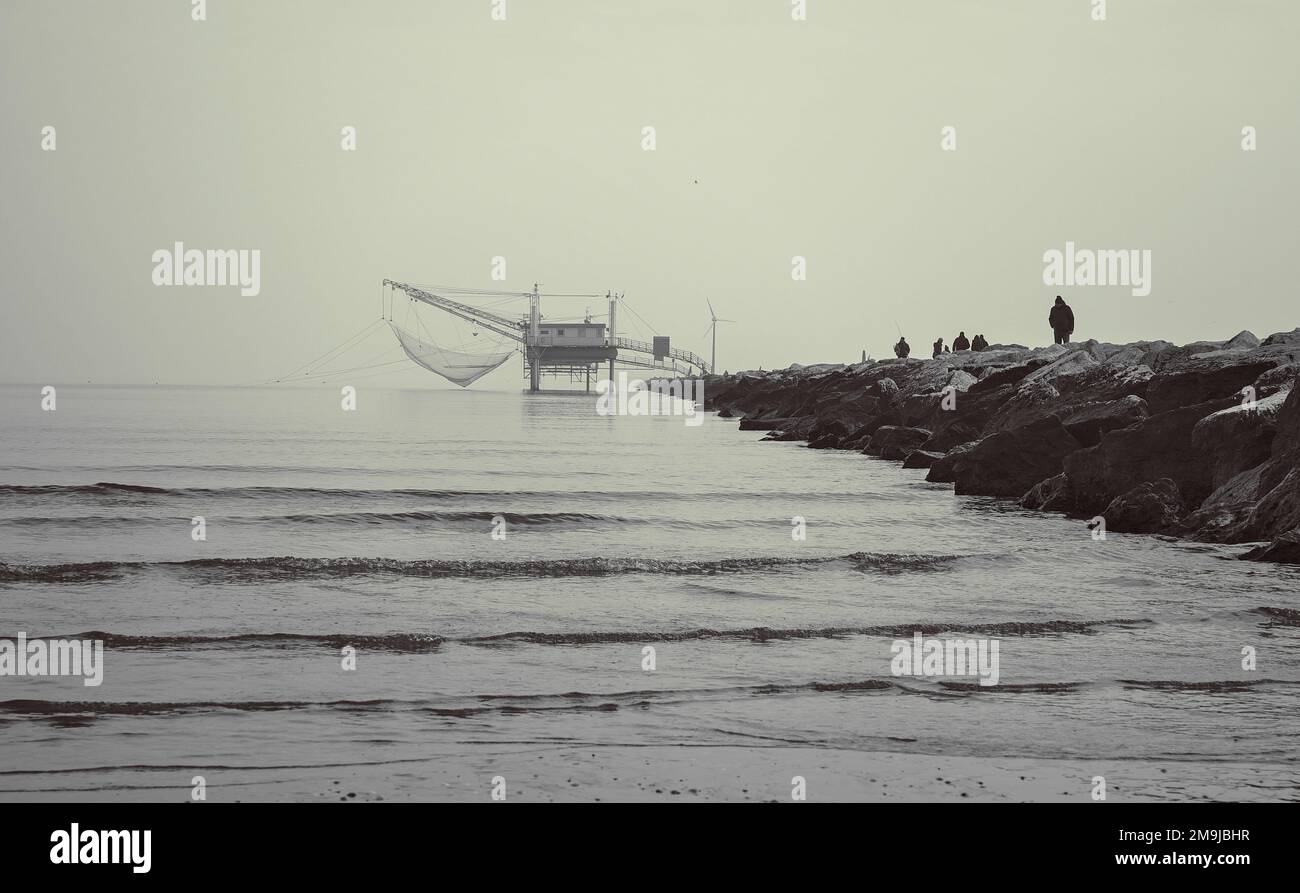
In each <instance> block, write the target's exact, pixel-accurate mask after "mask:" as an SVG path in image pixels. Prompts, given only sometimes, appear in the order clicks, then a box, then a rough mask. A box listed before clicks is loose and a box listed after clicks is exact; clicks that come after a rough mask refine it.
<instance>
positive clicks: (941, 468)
mask: <svg viewBox="0 0 1300 893" xmlns="http://www.w3.org/2000/svg"><path fill="white" fill-rule="evenodd" d="M978 443H979V441H977V440H972V441H970V442H969V443H959V444H957V445H956V446H955V447H953V448H952V449H950V450H949V451H948V452H947V453H945V454H944V456H943V458H941V459H935V460H934V461H933V462H932V463H930V472H929V474H927V475H926V476H925V479H926V480H927V481H929V482H930V483H932V484H951V483H952V482H953V481H955V480H956V479H957V468H958V466H959V465H960V464H961V463H962V462H963V461H964V460H965V459H966V457H967V456H969V455H970V453H971V451H972V450H973V449H975V446H976V445H977V444H978ZM927 452H928V450H927Z"/></svg>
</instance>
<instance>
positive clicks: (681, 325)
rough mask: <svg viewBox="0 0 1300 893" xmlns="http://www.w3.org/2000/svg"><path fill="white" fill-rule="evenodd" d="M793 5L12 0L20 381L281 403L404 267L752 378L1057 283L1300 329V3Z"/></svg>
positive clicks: (1132, 327) (10, 89)
mask: <svg viewBox="0 0 1300 893" xmlns="http://www.w3.org/2000/svg"><path fill="white" fill-rule="evenodd" d="M793 7H794V4H793V3H792V0H639V2H638V0H506V3H505V20H504V21H499V20H496V19H495V18H494V16H493V13H494V10H497V9H499V8H500V7H499V4H497V3H496V2H494V0H370V2H364V3H363V2H353V0H346V2H345V0H274V2H265V0H260V2H259V0H208V2H207V5H206V16H207V17H206V20H204V21H195V20H194V18H193V14H192V0H117V2H111V3H103V2H92V0H4V2H3V4H0V122H2V123H0V197H2V198H0V202H2V203H3V211H0V269H2V271H3V279H2V280H0V281H2V282H3V285H2V286H0V382H22V383H42V384H45V383H48V384H56V385H57V384H60V383H82V382H95V383H146V384H148V383H154V382H159V383H176V384H183V383H192V384H240V383H250V382H260V381H265V380H268V379H274V378H276V377H279V376H282V375H283V374H285V373H287V372H289V371H291V370H293V369H295V368H296V367H298V366H300V365H302V364H304V363H307V362H308V361H310V360H312V359H313V358H314V357H316V356H318V355H319V354H322V353H325V352H326V351H328V350H330V349H331V348H333V347H335V346H336V345H338V344H340V343H342V342H344V341H345V340H346V339H347V338H349V337H351V336H352V335H353V334H355V333H356V332H358V331H360V330H362V329H363V328H364V327H365V326H367V325H369V324H370V323H372V322H374V321H375V320H376V319H377V318H378V316H379V314H380V308H381V304H380V296H379V283H380V281H381V280H382V279H384V278H390V279H396V280H402V281H409V282H418V283H440V284H453V285H457V286H464V287H472V288H485V289H504V290H512V291H513V290H518V291H526V290H528V289H530V288H531V287H532V284H533V283H534V282H537V283H540V287H541V290H542V291H543V293H545V292H547V291H551V292H555V293H596V294H603V293H605V292H606V291H608V290H611V289H612V290H615V291H621V292H623V293H624V294H625V295H626V301H627V302H628V304H629V306H631V307H632V308H633V309H634V310H635V311H636V313H637V314H639V315H640V317H642V318H644V319H645V320H646V322H647V323H648V324H649V325H652V326H653V332H651V331H647V330H646V328H645V327H641V330H640V331H637V330H635V329H633V328H631V325H630V321H631V320H632V319H633V317H632V315H631V314H626V313H625V314H623V318H624V319H626V320H629V324H628V326H627V327H624V326H620V328H621V329H622V331H620V334H623V335H627V336H631V337H638V336H640V335H646V336H648V335H649V334H652V333H658V334H666V335H669V336H670V337H671V338H672V343H673V346H675V347H682V348H686V349H690V350H695V351H697V352H699V353H702V354H707V346H708V345H707V341H706V338H705V337H704V335H703V333H704V331H705V329H706V328H707V326H708V324H709V315H708V308H707V306H706V304H705V301H706V299H707V300H708V301H711V302H712V303H713V305H714V307H716V308H717V312H718V314H719V315H720V316H724V317H727V318H729V319H733V320H735V321H736V322H734V323H729V324H726V325H725V326H723V327H722V328H721V329H720V334H719V339H718V365H719V367H721V368H725V369H729V370H731V371H737V370H739V369H745V368H759V367H762V368H768V369H771V368H779V367H783V366H786V365H788V364H790V363H794V362H799V363H805V364H808V363H818V362H852V361H856V360H857V359H859V357H860V356H861V353H862V351H864V350H865V351H867V352H868V353H870V354H872V355H873V356H876V357H880V356H888V355H889V354H890V346H891V345H892V343H893V342H894V341H895V340H897V330H896V328H895V326H896V325H897V326H898V327H900V328H901V330H902V331H903V332H905V333H906V334H907V336H908V339H909V341H910V342H911V343H912V345H913V347H914V350H915V352H916V353H921V352H924V351H925V350H927V349H928V346H929V344H930V343H931V342H932V341H933V340H934V339H935V338H937V337H941V336H942V337H943V338H944V339H945V341H949V342H950V341H951V340H952V338H953V337H954V336H955V335H956V334H957V332H958V331H959V330H964V331H965V332H966V333H967V335H968V336H973V335H974V334H975V333H977V332H978V333H983V334H985V335H986V337H987V338H988V340H989V341H990V342H994V343H997V342H1018V343H1021V344H1028V345H1035V344H1044V343H1050V341H1051V332H1050V330H1049V329H1048V327H1047V323H1046V317H1047V311H1048V308H1049V305H1050V304H1051V301H1052V298H1053V297H1054V296H1055V295H1056V294H1064V295H1065V296H1066V299H1067V300H1068V301H1069V302H1070V303H1071V305H1072V306H1073V308H1074V311H1075V316H1076V319H1077V328H1076V333H1075V337H1076V339H1086V338H1097V339H1099V340H1103V341H1112V342H1124V341H1132V340H1139V339H1158V338H1163V339H1166V340H1170V341H1174V342H1177V343H1184V342H1188V341H1193V340H1200V339H1218V338H1229V337H1231V336H1232V335H1234V334H1236V333H1237V332H1238V331H1240V330H1242V329H1250V330H1252V331H1254V332H1255V333H1256V334H1259V335H1261V336H1264V335H1267V334H1269V333H1271V332H1276V331H1283V330H1290V329H1292V328H1295V327H1296V326H1298V325H1300V310H1298V309H1297V307H1298V304H1297V301H1296V295H1295V285H1294V282H1293V280H1292V279H1291V276H1290V273H1291V267H1292V266H1293V263H1292V260H1291V258H1292V257H1293V256H1294V253H1295V249H1296V243H1297V239H1296V237H1297V234H1298V231H1300V226H1298V225H1297V210H1296V209H1297V207H1300V163H1298V162H1297V159H1298V158H1300V113H1298V110H1300V54H1297V53H1296V47H1297V46H1300V4H1297V3H1295V2H1294V0H1237V2H1232V3H1227V2H1216V0H1109V2H1108V3H1107V4H1106V15H1105V19H1104V20H1097V19H1095V18H1094V15H1095V2H1094V0H997V2H993V0H989V2H978V3H975V2H970V0H909V2H883V0H808V2H807V4H806V11H807V15H806V20H802V21H798V20H796V19H795V18H794V17H793V16H792V10H793ZM45 127H54V128H55V131H54V133H55V145H54V149H53V151H48V150H47V148H46V147H45V145H44V144H46V143H47V142H48V141H47V140H46V134H45V133H44V132H43V128H45ZM344 127H354V128H355V129H356V150H355V151H345V150H344V149H343V148H342V146H341V142H342V137H341V133H342V128H344ZM646 127H653V128H654V134H655V147H654V149H653V151H647V150H646V149H645V148H644V130H643V128H646ZM946 127H952V128H954V131H953V133H955V148H945V145H944V128H946ZM1245 127H1251V128H1254V134H1255V148H1254V150H1253V151H1247V150H1245V149H1244V148H1243V128H1245ZM952 145H953V143H952V142H951V140H950V141H949V143H948V146H949V147H951V146H952ZM178 241H180V242H183V243H184V244H185V246H186V247H188V248H198V249H200V250H205V249H249V250H252V249H256V250H258V251H259V252H260V258H261V263H260V273H261V283H260V285H261V288H260V292H259V293H258V294H256V295H242V294H241V293H240V290H239V289H238V288H236V287H221V286H212V287H204V286H185V287H168V286H161V287H160V286H156V285H154V283H153V281H152V278H153V273H154V262H153V255H154V252H155V251H157V250H159V249H164V248H165V249H170V248H171V247H172V245H173V244H174V243H175V242H178ZM1067 242H1073V243H1075V245H1076V246H1077V247H1079V248H1091V249H1117V250H1126V251H1133V250H1136V251H1150V252H1151V255H1150V257H1151V268H1150V293H1149V294H1146V295H1143V296H1137V295H1134V294H1133V291H1134V289H1132V288H1130V287H1127V286H1105V287H1103V286H1087V287H1085V286H1065V285H1063V286H1060V287H1055V286H1051V285H1047V284H1045V283H1044V282H1043V272H1044V266H1045V264H1044V259H1043V258H1044V253H1045V252H1048V251H1051V250H1053V249H1055V250H1058V251H1064V249H1065V245H1066V243H1067ZM496 257H503V258H505V259H506V267H505V268H506V276H507V278H506V280H505V281H504V282H501V281H494V280H493V279H492V269H493V268H492V264H493V258H496ZM795 257H802V258H804V259H805V261H806V278H805V279H796V278H794V277H793V276H792V269H793V264H792V259H793V258H795ZM594 303H595V304H596V305H597V306H596V307H595V308H593V309H595V310H597V311H603V307H602V306H600V305H601V304H603V302H601V301H595V302H594ZM546 307H547V305H546V304H545V303H544V310H545V309H546ZM565 309H566V310H571V311H573V310H575V308H573V307H571V306H566V307H565ZM581 310H582V308H581V307H578V308H576V312H580V311H581ZM435 317H436V312H431V313H429V314H425V315H424V317H423V318H424V319H425V321H426V323H433V322H435ZM366 347H367V349H368V350H369V351H370V354H374V353H376V352H379V351H383V350H391V351H393V354H392V355H393V356H397V355H399V354H397V353H396V343H395V341H393V339H392V337H391V335H390V334H389V333H387V332H386V331H380V332H379V334H378V335H375V336H374V340H373V341H370V342H367V345H366ZM370 354H366V353H365V351H362V352H361V353H360V354H358V355H357V362H358V363H361V362H363V361H366V360H368V359H370ZM346 362H347V360H346V359H345V364H346ZM373 381H374V382H375V383H380V382H382V383H384V384H391V385H395V386H428V387H438V386H444V385H445V383H443V382H441V381H440V380H438V379H436V376H433V375H432V374H431V373H428V372H425V371H423V370H419V369H415V368H413V367H410V366H406V365H402V364H399V365H398V366H397V367H394V369H393V371H391V372H390V373H386V374H384V375H382V376H379V377H376V378H374V379H373ZM521 386H522V380H521V378H520V369H519V365H518V362H517V361H515V362H513V363H511V364H507V366H506V367H505V368H503V369H502V370H499V371H498V372H495V373H493V374H492V375H491V376H489V377H487V378H485V379H483V380H482V381H481V382H480V383H478V384H476V385H475V387H485V388H497V389H515V388H518V387H521Z"/></svg>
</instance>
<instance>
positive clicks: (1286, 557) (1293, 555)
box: [1241, 528, 1300, 564]
mask: <svg viewBox="0 0 1300 893" xmlns="http://www.w3.org/2000/svg"><path fill="white" fill-rule="evenodd" d="M1241 557H1242V558H1245V559H1246V560H1248V561H1276V562H1280V563H1283V564H1300V528H1297V529H1295V530H1291V531H1288V532H1286V533H1284V534H1282V535H1281V536H1279V537H1278V538H1277V539H1275V540H1273V542H1271V543H1269V544H1268V545H1266V546H1259V547H1257V548H1255V549H1251V550H1250V551H1249V552H1247V553H1246V554H1245V555H1242V556H1241Z"/></svg>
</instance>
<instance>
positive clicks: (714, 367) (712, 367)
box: [704, 298, 735, 375]
mask: <svg viewBox="0 0 1300 893" xmlns="http://www.w3.org/2000/svg"><path fill="white" fill-rule="evenodd" d="M704 303H706V304H708V305H709V318H710V320H711V321H710V322H709V327H708V328H707V329H705V330H704V334H706V335H707V334H709V333H710V332H712V333H713V355H712V356H711V357H709V371H710V372H712V373H713V374H714V375H717V374H718V323H720V322H735V320H734V319H719V318H718V314H717V312H716V311H715V310H714V309H713V304H712V303H711V302H710V301H709V299H708V298H705V299H704Z"/></svg>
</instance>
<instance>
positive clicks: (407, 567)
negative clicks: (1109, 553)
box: [0, 552, 979, 583]
mask: <svg viewBox="0 0 1300 893" xmlns="http://www.w3.org/2000/svg"><path fill="white" fill-rule="evenodd" d="M968 557H979V556H962V555H906V554H895V553H875V552H854V553H852V554H849V555H841V556H832V557H816V558H789V557H779V556H771V557H754V558H723V559H716V560H702V561H692V560H685V559H660V558H560V559H550V560H546V559H535V560H523V561H446V560H433V559H430V560H415V561H404V560H399V559H395V558H295V557H293V556H281V557H275V558H198V559H191V560H188V561H120V562H119V561H96V562H86V563H75V564H4V563H0V583H101V582H104V581H108V580H113V579H116V578H120V577H124V576H127V575H130V574H138V573H145V572H150V571H162V572H170V573H180V574H184V575H186V576H193V577H197V578H199V579H201V580H208V581H211V582H221V583H262V582H275V581H288V580H301V579H320V578H339V577H354V576H400V577H433V578H449V577H450V578H479V579H483V578H488V579H497V578H508V577H609V576H621V575H627V574H663V575H670V576H671V575H676V576H708V575H712V574H730V573H745V572H749V571H766V570H777V569H780V568H786V567H814V566H819V565H828V564H832V563H847V564H848V565H849V566H850V567H851V568H852V569H854V570H858V571H862V572H877V573H882V574H900V573H906V572H909V571H922V572H924V571H939V570H945V569H948V568H950V567H952V566H953V565H954V564H955V563H957V562H959V561H961V560H963V559H964V558H968Z"/></svg>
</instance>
